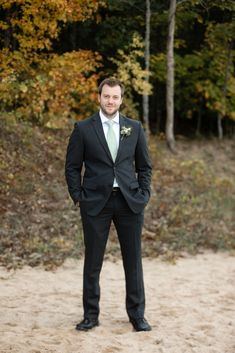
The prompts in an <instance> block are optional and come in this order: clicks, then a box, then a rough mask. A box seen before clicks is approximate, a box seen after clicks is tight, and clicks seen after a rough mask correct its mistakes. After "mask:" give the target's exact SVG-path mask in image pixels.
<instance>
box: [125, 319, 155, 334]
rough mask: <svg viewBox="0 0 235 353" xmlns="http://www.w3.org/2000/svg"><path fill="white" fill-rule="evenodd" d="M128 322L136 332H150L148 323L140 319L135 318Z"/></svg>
mask: <svg viewBox="0 0 235 353" xmlns="http://www.w3.org/2000/svg"><path fill="white" fill-rule="evenodd" d="M130 322H131V323H132V325H133V327H134V329H135V330H136V331H151V330H152V328H151V326H150V325H149V323H148V321H147V320H145V319H144V318H142V317H140V318H137V319H130Z"/></svg>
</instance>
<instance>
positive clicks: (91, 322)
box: [75, 318, 99, 331]
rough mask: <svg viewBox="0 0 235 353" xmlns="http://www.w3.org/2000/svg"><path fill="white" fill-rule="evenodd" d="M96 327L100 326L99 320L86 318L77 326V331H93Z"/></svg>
mask: <svg viewBox="0 0 235 353" xmlns="http://www.w3.org/2000/svg"><path fill="white" fill-rule="evenodd" d="M95 326H99V321H98V319H88V318H85V319H84V320H82V321H81V322H80V323H79V324H77V325H76V327H75V329H76V330H78V331H88V330H91V329H92V328H93V327H95Z"/></svg>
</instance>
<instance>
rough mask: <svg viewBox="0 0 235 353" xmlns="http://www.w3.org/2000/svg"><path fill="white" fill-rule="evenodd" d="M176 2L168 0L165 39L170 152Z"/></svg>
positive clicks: (170, 146) (172, 140)
mask: <svg viewBox="0 0 235 353" xmlns="http://www.w3.org/2000/svg"><path fill="white" fill-rule="evenodd" d="M175 12H176V0H170V8H169V14H168V38H167V82H166V112H167V116H166V141H167V145H168V147H169V148H170V150H171V151H172V152H174V153H175V152H176V147H175V136H174V32H175Z"/></svg>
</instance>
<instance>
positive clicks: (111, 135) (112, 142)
mask: <svg viewBox="0 0 235 353" xmlns="http://www.w3.org/2000/svg"><path fill="white" fill-rule="evenodd" d="M106 124H107V125H108V127H109V129H108V132H107V136H106V140H107V143H108V146H109V150H110V153H111V156H112V159H113V161H115V159H116V157H117V139H116V135H115V132H114V130H113V124H114V121H112V120H109V121H106Z"/></svg>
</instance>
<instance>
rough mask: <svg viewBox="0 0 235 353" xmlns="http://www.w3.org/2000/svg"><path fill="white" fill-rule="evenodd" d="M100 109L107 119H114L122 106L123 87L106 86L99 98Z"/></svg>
mask: <svg viewBox="0 0 235 353" xmlns="http://www.w3.org/2000/svg"><path fill="white" fill-rule="evenodd" d="M98 100H99V103H100V108H101V110H102V112H103V113H104V115H105V116H107V118H109V119H110V118H112V117H113V116H114V115H115V114H116V112H117V111H118V110H119V107H120V105H121V104H122V96H121V87H120V86H114V87H110V86H108V85H104V86H103V88H102V92H101V94H99V96H98Z"/></svg>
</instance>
